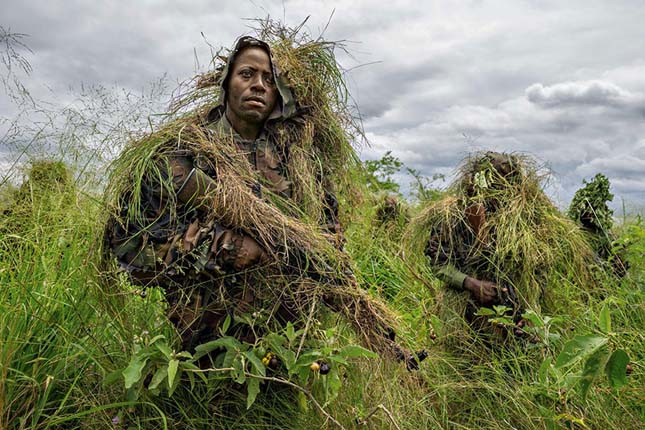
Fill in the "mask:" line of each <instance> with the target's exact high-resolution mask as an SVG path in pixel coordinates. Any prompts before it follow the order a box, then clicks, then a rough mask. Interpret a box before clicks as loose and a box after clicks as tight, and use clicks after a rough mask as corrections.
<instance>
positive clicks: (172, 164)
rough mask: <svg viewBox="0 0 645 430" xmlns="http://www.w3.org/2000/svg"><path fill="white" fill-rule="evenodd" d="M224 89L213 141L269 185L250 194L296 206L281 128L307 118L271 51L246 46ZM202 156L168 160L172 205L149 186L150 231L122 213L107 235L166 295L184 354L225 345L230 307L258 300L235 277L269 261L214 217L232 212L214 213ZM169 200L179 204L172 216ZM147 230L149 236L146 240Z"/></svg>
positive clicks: (144, 208) (151, 181)
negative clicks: (229, 144) (224, 139)
mask: <svg viewBox="0 0 645 430" xmlns="http://www.w3.org/2000/svg"><path fill="white" fill-rule="evenodd" d="M221 87H222V88H221V97H220V103H219V105H218V106H215V107H214V108H212V109H211V110H210V111H209V112H208V113H207V115H206V117H205V118H204V119H203V124H202V127H203V128H204V129H205V130H206V131H207V133H208V134H210V135H211V136H213V141H217V136H229V137H230V136H232V137H233V139H234V141H235V143H236V146H237V149H238V150H239V151H240V152H241V153H243V154H245V155H246V157H247V158H248V161H249V163H250V164H251V165H252V166H253V167H254V168H255V169H256V170H257V171H258V172H259V173H260V176H261V178H262V181H261V183H255V184H250V185H249V186H250V187H251V188H252V189H253V192H254V193H255V194H256V195H258V196H260V195H261V193H262V192H263V189H264V190H266V189H268V190H269V191H271V192H272V193H275V194H278V195H280V196H283V197H286V198H289V197H290V196H291V192H292V190H291V183H290V182H289V181H288V180H287V179H286V177H285V169H286V163H287V157H288V154H287V153H285V151H280V150H279V149H278V147H277V145H275V144H274V140H273V132H274V128H273V127H272V125H273V124H274V123H276V122H278V121H286V120H290V119H296V120H297V116H298V115H299V114H298V112H297V110H296V105H295V101H294V98H293V95H292V93H291V91H290V89H289V87H288V86H287V85H286V83H285V82H284V80H283V78H282V76H281V75H280V71H279V70H278V68H277V67H276V65H275V64H274V62H273V60H272V57H271V50H270V48H269V46H268V44H266V43H264V42H262V41H260V40H257V39H255V38H252V37H242V38H240V39H239V40H238V41H237V43H236V45H235V48H234V49H233V51H232V52H231V53H230V55H229V57H228V61H227V64H226V67H225V68H224V70H223V72H222V77H221ZM201 156H202V155H201V154H194V153H191V152H189V151H187V150H185V149H179V148H178V149H177V150H176V151H175V153H174V154H172V156H169V157H166V158H167V164H166V170H165V171H162V172H161V173H160V175H161V176H164V177H166V178H167V179H171V181H172V188H173V189H172V191H171V192H172V193H174V196H173V198H171V199H169V198H168V196H165V195H164V192H165V191H164V188H163V187H162V186H161V185H160V183H159V180H158V178H157V177H156V176H158V175H153V174H150V175H148V176H147V177H146V178H144V181H143V182H142V184H141V195H142V200H144V201H143V202H142V204H141V205H140V206H141V208H140V209H139V211H140V212H141V213H142V221H141V222H139V223H132V222H129V223H127V224H126V223H124V222H123V221H122V220H123V219H125V218H126V216H125V214H126V213H127V211H128V210H129V209H130V208H128V207H127V204H123V205H122V206H123V207H122V208H121V210H122V216H121V217H120V219H121V222H119V221H118V220H117V219H115V218H113V219H112V220H111V221H110V223H109V224H108V228H107V231H106V245H107V248H108V249H109V250H110V251H111V253H112V254H113V255H114V256H115V257H116V258H117V260H118V262H119V264H120V265H121V267H122V268H124V269H125V270H127V271H128V272H129V273H130V274H131V276H132V277H133V278H134V279H136V280H138V282H139V283H141V284H143V285H146V284H153V285H161V286H163V287H164V289H165V291H166V297H167V299H168V302H169V304H170V307H171V309H170V311H169V318H170V319H171V321H173V323H174V324H175V326H176V327H177V328H178V330H179V332H180V334H181V336H182V340H183V347H184V348H185V349H190V348H192V347H194V346H195V345H197V344H199V343H203V342H205V341H208V340H211V339H212V338H213V337H216V336H217V330H216V328H217V327H218V326H219V324H220V322H221V321H222V320H223V318H224V317H225V316H226V315H227V313H230V312H232V310H231V309H229V308H227V306H230V305H227V304H226V303H234V304H235V307H236V308H237V309H238V310H240V309H244V308H245V307H246V305H248V304H249V303H250V302H251V301H252V300H253V298H252V293H251V292H250V291H248V290H243V291H240V290H239V289H236V287H235V285H234V284H236V278H235V277H236V276H237V275H238V274H240V272H242V271H244V270H245V269H248V268H250V267H252V266H254V265H259V264H263V263H267V262H268V260H269V256H268V254H267V252H266V251H265V250H264V249H263V248H262V246H261V245H260V244H258V242H257V241H256V240H255V239H253V238H252V237H250V236H248V235H246V234H245V233H243V232H241V231H240V230H237V229H236V228H235V226H231V225H219V224H217V223H215V222H213V221H212V217H209V212H212V211H217V210H220V211H225V210H226V208H214V207H213V205H212V202H211V201H210V200H209V194H211V193H212V192H213V191H214V190H215V189H216V188H217V186H218V185H217V178H216V174H215V172H214V171H213V170H212V168H210V167H209V166H210V164H209V163H206V162H203V160H202V159H201V158H200V157H201ZM169 200H170V201H174V202H175V204H174V205H173V206H172V208H171V210H169V208H168V201H169ZM326 200H327V202H326V210H325V218H326V219H325V220H324V221H325V223H326V227H327V228H328V229H329V230H331V231H333V232H336V233H338V234H340V227H339V223H338V217H337V203H336V200H335V198H334V196H333V194H332V193H331V192H328V193H327V197H326ZM124 201H126V199H124ZM117 218H119V217H117ZM209 220H210V221H209ZM144 229H145V235H141V234H138V233H140V232H141V231H142V230H144ZM240 276H243V275H240ZM214 278H217V279H221V280H222V282H224V284H226V285H225V287H224V288H220V289H218V290H217V291H213V289H212V288H211V285H212V283H211V281H212V280H213V279H214ZM237 281H239V279H238V280H237ZM237 283H238V284H239V283H240V282H237ZM188 287H189V288H188ZM222 296H226V297H222ZM222 298H224V300H221V299H222Z"/></svg>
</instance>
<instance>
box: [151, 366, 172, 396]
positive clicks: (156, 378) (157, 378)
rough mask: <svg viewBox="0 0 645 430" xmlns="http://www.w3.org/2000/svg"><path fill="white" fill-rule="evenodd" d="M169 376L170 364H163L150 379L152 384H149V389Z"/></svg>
mask: <svg viewBox="0 0 645 430" xmlns="http://www.w3.org/2000/svg"><path fill="white" fill-rule="evenodd" d="M167 376H168V366H162V367H160V368H159V369H157V371H156V372H155V374H154V375H152V379H151V380H150V385H148V389H149V390H154V389H156V388H157V387H159V385H160V384H161V383H162V382H163V381H164V380H165V379H166V377H167Z"/></svg>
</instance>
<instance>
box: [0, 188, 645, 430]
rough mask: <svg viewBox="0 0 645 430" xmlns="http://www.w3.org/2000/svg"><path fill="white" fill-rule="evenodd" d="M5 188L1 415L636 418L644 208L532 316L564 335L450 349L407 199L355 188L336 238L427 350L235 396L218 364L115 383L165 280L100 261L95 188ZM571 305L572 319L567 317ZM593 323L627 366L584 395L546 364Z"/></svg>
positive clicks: (226, 420)
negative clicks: (618, 271) (625, 268)
mask: <svg viewBox="0 0 645 430" xmlns="http://www.w3.org/2000/svg"><path fill="white" fill-rule="evenodd" d="M41 180H42V179H41ZM47 180H50V179H47V177H46V179H45V181H47ZM4 192H5V193H7V192H9V188H8V187H5V190H4ZM5 197H6V196H5ZM9 197H10V198H6V199H5V200H4V201H7V202H10V203H7V204H6V205H5V207H3V210H4V213H3V217H2V224H1V227H0V232H1V233H0V234H1V236H0V244H1V245H0V261H1V265H0V267H1V269H0V282H1V284H2V286H3V287H2V289H1V290H0V297H1V300H0V306H2V309H1V310H0V318H2V325H1V336H2V337H1V342H0V354H1V355H0V357H1V361H0V365H1V372H2V378H1V379H0V384H1V385H0V407H1V412H2V414H1V415H0V419H1V422H0V427H1V428H7V429H21V428H163V427H165V426H167V427H168V428H213V427H218V426H219V427H222V428H274V427H275V428H285V427H287V428H303V429H304V428H318V427H323V428H335V427H337V426H336V425H335V424H333V422H332V420H331V419H330V418H329V417H333V419H334V420H337V421H338V423H339V424H340V425H342V426H344V427H345V428H357V426H358V427H359V428H360V425H359V424H357V423H363V422H364V423H366V426H367V427H366V428H384V429H385V428H401V429H419V428H443V429H457V428H459V429H462V428H490V429H494V428H495V429H497V428H522V429H560V428H594V429H604V428H624V429H632V428H633V429H636V428H641V426H642V424H643V414H645V410H644V409H643V403H642V399H643V395H644V392H645V390H644V388H643V368H644V367H643V359H644V353H643V351H644V344H645V342H644V341H645V339H644V336H643V328H644V327H645V312H644V309H643V306H644V304H643V287H644V279H645V278H644V274H645V268H644V267H643V264H642V261H643V252H644V251H645V226H644V225H643V222H642V221H641V220H640V219H636V220H634V221H632V222H630V223H629V224H627V225H624V226H621V229H620V231H619V232H618V233H619V234H620V239H619V240H621V241H622V242H623V243H624V244H625V246H626V248H627V252H626V254H625V255H626V259H627V261H628V262H629V264H630V272H629V274H628V276H626V277H625V278H623V279H622V280H618V279H616V278H614V277H612V276H607V277H606V278H605V280H604V282H605V290H606V291H608V292H609V294H608V295H607V296H605V297H591V298H590V299H589V301H588V302H587V303H585V305H584V306H579V308H578V309H570V308H562V309H556V310H555V312H553V313H552V314H551V315H550V316H551V317H554V318H555V319H556V320H557V321H556V322H555V323H553V324H549V325H548V327H546V328H544V330H548V331H549V333H552V334H559V335H561V338H559V339H558V338H556V337H552V338H549V337H548V336H545V337H544V342H543V343H541V344H539V345H529V344H519V343H518V344H517V345H515V346H514V347H509V348H494V347H492V348H490V347H489V348H487V347H482V345H477V344H474V345H473V348H474V349H475V350H476V351H478V354H477V355H476V356H475V355H473V354H466V355H460V354H455V353H454V352H450V351H448V350H445V349H444V348H443V346H442V336H443V332H442V321H441V320H440V319H439V318H438V317H437V316H436V315H437V308H436V306H437V303H438V301H437V297H438V296H439V295H440V294H441V293H442V287H441V285H440V283H439V282H438V281H437V280H435V279H434V278H433V277H432V275H431V273H430V272H429V271H428V269H427V268H425V267H424V264H423V260H422V259H421V258H419V257H418V256H409V255H408V256H404V255H403V250H402V247H401V241H400V235H401V233H402V228H403V225H404V224H405V219H406V215H405V213H404V212H400V213H398V214H396V216H395V217H394V218H393V219H390V220H389V221H387V222H386V223H385V224H383V223H382V222H379V221H377V220H376V216H375V214H376V212H377V211H378V204H375V202H374V201H373V200H371V199H369V198H366V199H365V200H364V201H363V204H362V205H361V206H358V207H354V208H353V213H352V214H348V215H347V216H348V217H351V220H352V222H351V223H350V224H349V228H348V230H347V239H348V243H347V247H348V250H349V252H350V254H351V255H352V257H353V259H354V262H355V265H356V273H357V276H358V277H359V281H360V283H361V285H362V286H364V287H365V288H367V289H369V290H370V291H371V292H372V293H374V294H378V295H381V296H383V297H385V298H386V299H387V300H388V303H389V304H390V307H391V308H392V309H394V310H395V311H397V313H398V314H399V315H401V317H402V319H403V321H402V324H401V326H402V329H401V330H402V331H401V333H400V334H399V336H400V338H401V341H402V342H403V343H404V344H406V345H408V346H410V347H412V348H413V349H422V348H426V349H427V350H428V351H429V358H427V359H426V360H425V361H424V362H423V363H422V364H421V369H420V370H419V371H418V372H412V373H410V372H407V371H406V370H405V366H403V365H402V364H397V363H395V362H393V361H392V360H390V359H388V358H387V357H381V356H379V357H371V358H357V359H349V361H350V363H349V364H348V365H347V366H341V365H340V364H338V365H337V367H338V370H339V373H338V375H339V378H338V381H337V382H338V383H339V388H338V389H337V390H336V391H334V388H333V387H330V384H329V381H327V378H328V377H327V376H322V375H315V376H314V377H312V378H310V379H308V380H307V383H306V384H303V385H302V387H303V388H304V389H305V390H306V391H307V394H306V395H305V394H303V393H302V392H301V391H298V389H295V388H293V387H289V386H286V385H285V384H284V383H281V382H275V381H272V382H264V383H262V384H260V392H259V394H258V397H257V401H256V403H254V404H253V406H252V407H251V408H250V409H249V410H247V409H246V399H247V393H246V390H245V389H243V388H241V386H239V385H238V384H236V383H232V382H231V377H230V376H229V375H228V374H221V375H219V376H218V375H217V374H216V373H215V372H212V373H211V374H208V378H207V380H206V381H204V380H202V379H201V378H200V377H195V378H190V379H194V382H193V386H192V387H191V381H190V379H189V378H188V376H187V375H188V373H187V372H184V374H183V377H182V378H181V381H180V382H179V383H178V384H177V387H176V390H175V391H174V393H173V394H172V396H170V397H169V396H168V390H159V391H157V392H155V391H154V390H146V389H145V388H143V385H141V386H139V387H138V388H137V390H136V394H137V395H133V394H135V391H132V390H126V389H125V385H124V378H123V374H122V371H123V369H126V368H127V367H128V365H129V363H131V359H132V357H133V355H136V351H137V349H138V348H139V349H140V347H141V346H145V345H146V344H147V343H149V342H150V341H151V339H153V338H154V337H155V336H157V335H163V336H165V338H164V339H167V340H168V345H170V346H171V347H172V345H173V341H172V340H173V339H174V333H173V330H172V328H171V327H170V326H169V325H168V323H167V322H166V320H165V317H164V301H163V294H162V292H161V291H159V290H155V289H149V290H147V291H141V290H140V289H138V288H137V287H135V286H132V285H130V284H129V283H128V281H127V279H126V278H124V277H123V276H120V275H118V274H116V273H115V272H114V270H113V268H107V269H106V268H103V269H101V267H100V264H99V263H100V260H101V259H100V256H99V255H97V254H96V250H97V249H98V247H97V240H99V239H100V238H101V236H102V222H103V217H104V215H103V214H102V206H101V203H100V201H101V200H100V199H99V198H98V197H99V196H96V195H93V194H91V193H85V192H83V190H82V188H78V187H77V186H74V185H72V184H71V183H70V182H69V181H68V182H66V183H58V182H55V183H54V184H51V183H50V184H48V185H47V184H46V185H45V186H43V185H42V184H40V185H39V184H37V183H33V182H32V183H30V182H27V183H26V184H25V185H23V186H22V187H21V188H20V190H15V189H14V190H13V191H11V195H10V196H9ZM401 207H403V208H405V207H406V206H403V205H402V206H401ZM403 257H405V258H403ZM563 288H567V286H566V285H563ZM607 313H609V314H610V315H611V326H610V327H608V326H607V321H606V318H607ZM573 314H575V315H576V319H575V321H574V320H571V319H569V316H570V315H573ZM543 317H544V316H543ZM317 330H320V331H321V332H322V335H321V336H320V338H323V339H326V341H325V342H327V346H329V347H331V348H332V349H339V348H342V346H343V345H347V344H350V343H353V342H355V341H356V337H355V335H354V334H353V333H352V330H351V328H350V327H349V326H348V325H347V323H346V322H344V321H343V320H342V319H339V317H338V316H337V315H335V314H332V313H328V314H327V316H326V317H325V318H323V319H321V320H320V326H319V328H317ZM592 334H593V335H596V336H597V337H603V338H606V339H607V344H606V348H607V349H608V350H609V351H614V350H616V349H622V350H624V351H626V352H627V354H628V355H629V359H630V362H631V364H630V366H631V369H632V373H631V374H630V375H629V376H628V377H627V384H626V385H624V386H623V387H621V388H617V389H614V388H612V387H611V386H610V383H609V380H608V379H607V378H606V377H605V376H604V375H602V374H601V375H600V376H599V377H598V378H597V379H596V380H594V381H593V383H592V385H591V388H590V389H589V392H588V393H587V395H586V398H585V399H583V398H582V396H581V392H580V389H579V384H580V383H579V378H578V377H577V376H576V375H577V372H579V371H581V370H582V366H583V362H584V360H582V361H581V362H580V363H577V364H574V365H573V367H572V368H571V369H565V368H560V369H558V368H556V367H555V366H554V365H553V363H554V362H555V360H556V358H557V356H558V355H559V353H560V352H561V351H562V349H563V347H564V345H565V343H566V342H567V341H568V340H570V339H573V338H574V337H576V336H581V335H592ZM164 342H165V340H164ZM324 348H325V345H322V344H320V345H319V346H318V350H319V351H323V350H324ZM161 361H162V362H163V360H161ZM167 362H168V361H167V360H166V363H167ZM270 376H272V375H270V374H268V373H267V377H270ZM273 376H277V375H273ZM576 378H578V379H576ZM292 381H294V383H298V380H297V379H293V378H292ZM141 382H142V383H143V382H144V381H141ZM147 382H148V384H149V381H147ZM325 391H327V394H325ZM330 392H332V393H333V395H330V394H329V393H330ZM309 393H310V394H311V395H312V397H311V398H310V397H308V395H309ZM314 399H315V400H316V401H317V402H318V404H319V405H320V406H321V407H323V408H324V410H325V414H328V415H329V416H325V414H323V413H322V412H321V411H320V410H318V409H317V407H316V406H315V403H314V402H313V400H314ZM357 420H358V421H357ZM115 423H116V424H115Z"/></svg>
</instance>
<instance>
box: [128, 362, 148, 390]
mask: <svg viewBox="0 0 645 430" xmlns="http://www.w3.org/2000/svg"><path fill="white" fill-rule="evenodd" d="M147 362H148V357H139V356H137V355H135V356H133V357H132V359H131V360H130V364H128V367H126V368H125V369H123V378H124V379H125V389H126V390H127V389H129V388H131V387H132V386H133V385H134V384H136V383H137V382H139V380H140V379H141V371H142V370H143V368H144V367H145V365H146V363H147Z"/></svg>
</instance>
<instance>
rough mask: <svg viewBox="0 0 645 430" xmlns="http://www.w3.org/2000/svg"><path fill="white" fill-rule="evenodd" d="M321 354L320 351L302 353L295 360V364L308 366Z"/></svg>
mask: <svg viewBox="0 0 645 430" xmlns="http://www.w3.org/2000/svg"><path fill="white" fill-rule="evenodd" d="M322 356H323V354H322V352H320V351H309V352H307V353H305V354H302V355H301V356H300V357H298V361H296V363H295V364H296V366H298V367H301V366H305V367H308V366H309V365H310V364H311V363H313V362H314V361H316V360H318V359H319V358H321V357H322Z"/></svg>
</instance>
